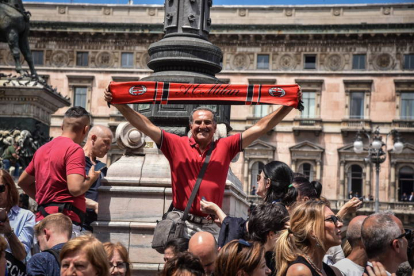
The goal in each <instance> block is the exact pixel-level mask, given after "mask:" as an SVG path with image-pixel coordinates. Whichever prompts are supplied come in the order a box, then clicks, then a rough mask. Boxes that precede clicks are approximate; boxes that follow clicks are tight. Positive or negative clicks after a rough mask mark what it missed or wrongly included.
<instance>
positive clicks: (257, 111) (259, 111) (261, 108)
mask: <svg viewBox="0 0 414 276" xmlns="http://www.w3.org/2000/svg"><path fill="white" fill-rule="evenodd" d="M268 114H269V106H268V105H267V104H263V105H255V106H254V109H253V117H255V118H262V117H264V116H266V115H268Z"/></svg>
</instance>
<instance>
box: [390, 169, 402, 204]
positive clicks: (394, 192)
mask: <svg viewBox="0 0 414 276" xmlns="http://www.w3.org/2000/svg"><path fill="white" fill-rule="evenodd" d="M395 165H396V163H395V162H391V181H390V196H389V198H388V200H389V201H391V202H395V201H398V196H399V195H398V192H397V187H396V185H395V184H396V175H395Z"/></svg>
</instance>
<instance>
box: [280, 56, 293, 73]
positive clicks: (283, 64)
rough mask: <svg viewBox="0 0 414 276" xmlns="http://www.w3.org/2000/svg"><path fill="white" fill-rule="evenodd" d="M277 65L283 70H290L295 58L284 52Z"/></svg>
mask: <svg viewBox="0 0 414 276" xmlns="http://www.w3.org/2000/svg"><path fill="white" fill-rule="evenodd" d="M279 67H280V68H281V69H283V70H292V69H294V68H295V59H294V58H293V57H292V56H291V55H289V54H285V55H283V56H281V57H280V59H279Z"/></svg>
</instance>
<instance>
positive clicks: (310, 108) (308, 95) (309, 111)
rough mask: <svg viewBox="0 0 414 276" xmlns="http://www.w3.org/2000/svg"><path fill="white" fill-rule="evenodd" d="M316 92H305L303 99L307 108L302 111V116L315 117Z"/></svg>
mask: <svg viewBox="0 0 414 276" xmlns="http://www.w3.org/2000/svg"><path fill="white" fill-rule="evenodd" d="M315 96H316V93H315V92H303V94H302V101H303V106H304V107H305V109H304V110H303V111H302V113H301V117H302V118H314V117H315Z"/></svg>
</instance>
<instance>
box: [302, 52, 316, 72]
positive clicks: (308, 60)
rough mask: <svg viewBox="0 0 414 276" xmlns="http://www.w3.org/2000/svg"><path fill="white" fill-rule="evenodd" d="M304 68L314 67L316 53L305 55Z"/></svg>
mask: <svg viewBox="0 0 414 276" xmlns="http://www.w3.org/2000/svg"><path fill="white" fill-rule="evenodd" d="M303 68H304V69H316V55H305V64H304V67H303Z"/></svg>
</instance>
